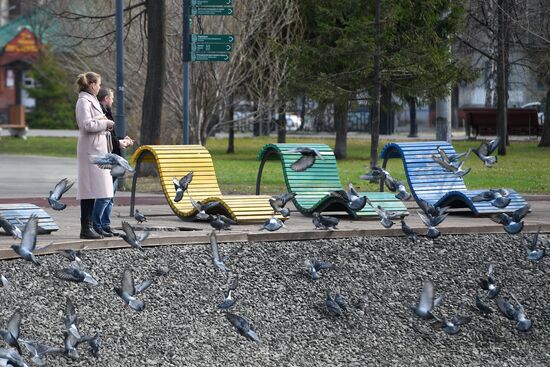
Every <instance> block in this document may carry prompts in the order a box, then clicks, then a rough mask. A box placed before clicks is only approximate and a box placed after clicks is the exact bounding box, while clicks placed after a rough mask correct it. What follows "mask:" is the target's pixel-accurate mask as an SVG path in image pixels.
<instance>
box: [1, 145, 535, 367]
mask: <svg viewBox="0 0 550 367" xmlns="http://www.w3.org/2000/svg"><path fill="white" fill-rule="evenodd" d="M497 146H498V141H497V140H494V141H491V142H489V143H482V144H481V146H480V147H479V148H477V149H470V150H468V152H464V153H457V154H453V155H448V154H446V153H445V151H444V150H443V149H438V152H439V154H438V155H436V154H434V156H433V160H434V161H435V162H437V163H438V164H440V165H441V166H442V167H444V168H445V169H446V170H448V171H450V172H452V173H454V174H456V175H457V176H460V177H462V176H464V175H466V174H467V173H468V172H470V169H467V170H464V169H463V165H464V162H465V160H466V158H467V157H468V156H469V155H470V153H471V152H474V153H475V154H476V155H477V156H478V157H479V158H480V159H481V160H482V161H483V162H484V164H485V166H487V167H492V166H493V165H494V164H495V163H496V162H497V158H496V157H494V156H491V154H492V153H493V152H494V150H495V149H496V147H497ZM293 151H294V152H296V153H300V154H301V156H300V158H299V159H298V160H297V161H296V162H294V163H293V164H292V166H291V167H292V169H293V170H295V171H305V170H307V169H308V168H309V167H311V166H312V165H313V164H314V163H315V160H316V159H317V158H319V159H323V157H322V155H321V154H320V153H319V152H318V151H317V150H316V149H312V148H305V147H304V148H296V149H294V150H293ZM91 160H92V162H93V163H95V164H97V165H98V166H99V167H101V168H104V169H110V170H111V174H112V175H113V176H114V177H119V176H122V175H124V174H125V173H126V172H130V173H133V172H134V170H133V168H132V167H131V166H130V165H129V163H128V162H127V161H126V160H124V158H121V157H119V156H117V155H114V154H106V155H103V156H93V157H92V158H91ZM361 179H365V180H369V181H371V182H383V183H384V185H385V186H386V187H387V188H388V189H389V190H390V191H392V192H395V193H396V195H395V196H396V198H398V199H400V200H403V201H406V200H409V199H410V198H411V194H410V193H408V192H407V189H406V186H405V184H404V183H403V182H402V181H400V180H396V179H394V178H393V177H392V175H391V174H390V173H389V172H388V171H386V170H385V169H382V168H380V167H373V168H372V169H371V171H370V172H369V173H367V174H365V175H363V176H361ZM192 180H193V172H189V173H188V174H186V175H185V176H183V177H182V178H180V179H178V178H176V177H174V179H173V184H174V187H175V191H176V192H175V197H174V201H175V202H180V201H181V200H183V199H184V197H185V194H186V193H187V197H188V199H189V201H190V203H191V205H192V206H193V207H194V208H195V209H196V214H195V219H196V220H201V221H208V222H209V223H210V225H211V227H212V228H213V230H212V232H211V233H210V235H209V241H210V246H211V251H212V261H213V264H214V266H215V267H216V268H217V269H219V271H222V272H226V273H228V274H229V275H228V277H227V278H228V280H227V285H226V286H225V288H223V289H220V290H222V291H223V294H224V299H223V301H222V302H221V303H220V304H219V305H218V308H219V309H221V310H223V311H224V312H225V315H226V317H227V319H228V321H229V322H230V323H231V324H232V325H233V326H234V327H235V328H236V330H237V331H238V332H239V333H240V334H242V335H243V336H245V337H246V338H249V339H251V340H254V341H256V342H260V337H259V336H258V334H257V333H256V331H255V330H254V327H253V326H252V324H251V323H250V322H249V321H248V320H247V319H246V318H244V317H242V316H239V315H237V314H234V313H231V312H230V311H229V310H230V309H231V308H232V307H233V306H234V305H235V302H236V300H235V298H234V295H233V293H234V292H235V291H236V289H237V285H238V281H237V278H236V277H234V276H231V272H230V270H229V269H228V267H227V266H226V265H225V263H224V260H223V258H222V257H221V256H220V251H219V246H218V240H217V236H216V231H221V230H227V229H230V226H231V225H234V224H236V222H235V221H233V220H232V219H230V218H227V217H226V216H224V215H221V214H215V215H212V214H209V213H208V212H209V211H212V209H214V208H215V207H216V206H218V205H219V204H220V203H219V202H216V201H214V202H207V203H202V202H200V201H195V200H194V199H193V198H192V197H191V195H189V193H188V187H189V185H190V183H191V182H192ZM73 184H74V182H70V181H69V180H67V179H66V178H64V179H62V180H61V181H59V183H58V184H57V185H56V186H55V188H54V190H52V191H50V194H49V196H48V203H49V205H50V206H51V208H52V209H54V210H63V209H65V207H66V205H65V204H63V203H62V202H61V201H60V200H61V198H62V196H63V194H65V193H66V192H67V191H68V190H69V189H70V188H71V187H72V186H73ZM330 195H331V196H334V197H337V198H339V199H341V200H343V201H344V202H346V203H347V205H348V206H349V208H350V209H352V210H353V211H358V210H361V209H362V208H364V207H365V205H370V206H372V203H371V202H370V200H369V199H368V197H367V196H364V195H363V196H362V195H361V194H359V193H358V192H357V190H356V189H355V188H354V187H353V185H352V184H351V183H350V184H349V186H348V190H347V191H346V190H337V191H334V192H331V193H330ZM295 196H296V194H295V193H284V194H280V195H274V196H272V197H271V198H270V199H269V203H270V205H271V207H272V208H273V216H272V217H271V218H270V219H268V220H266V221H265V223H264V224H263V225H262V227H261V228H260V230H267V231H271V232H272V231H277V230H279V229H281V228H285V227H286V226H285V224H284V222H283V221H282V220H281V219H279V217H282V218H283V219H286V218H288V217H289V216H290V210H289V209H288V208H287V207H286V205H287V204H288V203H289V202H290V201H291V200H293V199H294V198H295ZM474 200H475V201H490V202H491V203H492V205H494V206H495V207H498V208H505V207H506V206H507V205H508V204H509V203H510V198H509V193H508V192H507V191H506V190H504V189H491V190H488V191H485V192H482V193H480V194H479V195H478V196H477V197H475V198H474ZM417 203H418V205H419V207H420V209H421V212H418V215H419V217H420V219H421V220H422V222H423V223H424V225H425V226H426V227H427V232H426V236H427V237H428V238H431V239H435V238H437V237H439V236H440V235H441V233H440V231H439V230H438V229H437V226H438V225H439V224H441V223H442V222H443V221H444V220H445V219H446V218H447V216H448V211H447V210H448V209H449V208H440V207H435V206H433V205H431V204H430V203H428V202H426V201H424V200H422V199H420V200H418V201H417ZM375 209H376V212H377V214H378V216H379V218H380V223H381V224H382V226H383V227H384V228H391V227H392V226H393V225H394V220H400V221H401V228H402V231H403V232H404V233H405V235H406V236H407V237H408V238H409V239H410V240H411V241H413V242H416V241H417V238H418V237H417V236H418V234H417V233H416V232H415V231H414V230H413V229H412V228H411V227H410V226H408V225H407V223H406V222H405V220H404V217H405V215H404V213H400V212H392V211H389V210H385V209H384V208H382V207H380V206H378V207H377V208H375ZM528 211H529V206H527V205H526V206H525V207H522V208H520V209H518V210H516V211H515V212H514V213H512V215H507V214H498V215H496V216H494V217H493V218H492V219H493V220H494V221H496V222H498V223H501V224H503V226H504V229H505V230H506V232H508V233H510V234H517V233H519V232H521V230H522V229H523V221H522V219H523V218H524V217H525V215H526V214H527V213H528ZM276 215H277V216H276ZM134 218H135V219H136V221H137V222H138V223H143V222H145V221H147V218H146V216H145V215H144V214H143V213H141V212H140V211H139V210H138V209H136V211H135V213H134ZM312 222H313V224H314V226H315V229H321V230H333V229H337V225H338V222H339V219H338V218H336V217H331V216H326V215H322V214H321V213H318V212H315V213H313V220H312ZM20 224H21V226H22V227H23V230H21V229H20V228H19V227H18V226H15V225H13V224H11V223H10V222H9V221H7V220H5V219H4V218H2V217H1V216H0V226H1V227H2V228H3V229H4V230H5V231H6V232H7V233H9V234H10V235H12V236H13V237H14V238H18V239H20V240H21V242H20V244H16V245H12V246H11V247H12V249H13V250H14V251H15V252H16V253H17V254H18V255H20V256H21V258H23V259H24V260H27V261H30V262H32V263H33V264H35V265H40V262H39V261H38V259H37V258H36V256H35V255H34V253H33V252H34V251H35V250H36V239H37V235H38V234H40V233H41V229H40V226H39V225H38V219H37V217H36V216H34V215H33V216H31V217H30V218H29V220H28V221H27V222H26V223H25V224H24V225H23V223H20ZM122 230H123V233H122V234H121V235H120V237H121V238H122V239H123V240H124V241H126V242H127V243H128V244H129V245H130V246H131V247H132V248H134V249H137V250H140V251H144V249H143V247H142V244H143V242H144V241H145V240H146V239H147V238H148V236H149V234H150V232H149V231H143V232H140V233H136V231H135V229H134V227H133V226H132V225H131V224H130V223H129V222H127V221H123V222H122ZM539 231H540V228H539ZM538 237H539V233H537V234H535V235H534V236H533V237H532V238H530V239H528V240H526V239H525V238H522V240H521V242H522V244H523V245H524V246H525V247H526V249H527V253H528V256H527V257H528V259H529V260H532V261H539V260H541V259H542V258H543V256H544V254H545V253H544V249H541V248H540V247H539V240H538ZM46 247H47V246H46ZM61 254H62V255H63V256H65V257H66V258H67V259H68V260H69V261H70V264H69V265H68V266H67V267H66V268H64V269H60V270H57V271H56V272H55V275H56V277H57V278H59V279H61V280H64V281H68V282H75V283H88V284H90V285H92V286H96V285H98V282H97V280H96V279H94V278H93V276H92V275H91V274H90V273H89V272H87V271H86V267H85V266H84V265H83V263H82V260H81V259H80V251H73V250H63V251H61ZM304 265H305V272H306V273H307V274H308V276H309V277H310V278H311V279H313V280H318V279H319V278H320V273H321V272H322V271H326V270H330V269H332V268H333V267H334V266H333V265H332V264H329V263H326V262H323V261H319V260H311V259H308V260H306V261H305V263H304ZM168 272H169V270H168V269H164V270H162V271H159V275H164V276H165V275H167V274H168ZM1 281H2V283H3V284H4V286H9V281H8V280H7V279H6V278H5V277H4V276H2V278H1ZM152 284H153V281H152V280H150V279H149V280H145V281H143V282H142V283H140V284H137V285H136V283H135V280H134V277H133V274H132V272H131V271H130V270H128V269H127V270H124V272H123V274H122V280H121V286H120V287H115V288H114V293H115V294H116V295H118V296H119V297H120V298H121V299H122V301H123V303H124V304H125V305H126V306H127V307H129V308H130V309H132V310H135V311H142V310H143V309H144V308H145V304H144V302H143V301H142V300H140V299H139V298H138V295H139V294H140V293H142V292H143V291H145V290H146V289H147V288H149V287H150V286H151V285H152ZM479 285H480V287H481V288H482V289H483V290H485V291H486V292H487V298H488V299H489V300H495V302H496V304H497V306H498V309H499V310H500V311H501V312H502V314H503V315H504V316H505V317H507V318H509V319H511V320H514V321H515V322H516V328H517V329H518V330H520V331H528V330H529V329H530V328H531V326H532V322H531V321H530V320H529V319H528V318H527V316H526V314H525V310H524V308H523V306H522V305H521V304H520V303H519V301H518V300H517V299H516V297H515V296H514V295H512V294H511V295H510V296H511V297H512V299H513V300H514V302H515V305H512V304H511V303H510V302H508V301H507V300H506V299H504V298H503V297H501V296H499V294H500V291H501V287H499V286H498V285H497V282H496V280H495V277H494V274H493V267H492V265H490V266H489V270H488V272H487V277H486V278H481V279H480V280H479ZM442 300H443V297H442V296H440V297H438V298H437V299H435V300H434V286H433V284H432V282H431V281H429V280H427V281H426V282H425V283H424V287H423V289H422V293H421V295H420V299H419V302H418V304H417V305H414V306H412V309H413V312H414V314H415V315H417V316H418V317H420V318H422V319H426V320H435V323H434V324H435V325H436V326H440V327H441V328H442V329H443V330H444V331H445V332H447V333H449V334H456V333H457V332H458V331H459V330H460V326H461V325H464V324H466V323H467V322H468V321H469V320H470V318H469V317H468V316H460V315H455V316H453V317H451V318H450V319H449V318H447V317H446V316H444V315H442V314H436V313H434V309H435V308H437V307H438V306H439V305H440V304H441V303H442ZM366 304H367V297H366V296H364V297H361V298H360V299H358V300H357V301H356V302H355V305H356V306H357V307H358V308H361V309H364V308H365V307H366ZM324 305H325V309H326V312H327V313H328V315H331V316H341V315H343V314H344V313H345V312H348V311H349V310H350V305H349V303H348V302H347V300H346V299H345V298H344V296H343V295H342V294H340V292H339V291H336V292H331V291H329V290H327V291H326V297H325V302H324ZM475 305H476V308H477V310H478V311H479V312H481V313H482V314H488V313H491V312H493V310H492V309H491V307H490V306H489V305H487V304H486V303H484V302H483V301H482V299H481V297H480V296H479V294H478V295H476V302H475ZM20 324H21V314H20V313H19V312H18V311H16V312H15V313H14V314H13V316H12V317H11V318H10V320H9V322H8V326H7V330H0V336H1V337H2V338H3V339H4V341H5V342H6V343H7V344H8V345H9V346H11V347H13V348H15V349H1V348H0V366H1V365H12V366H26V364H25V363H24V361H23V359H22V357H21V353H22V349H21V346H20V343H21V344H23V345H24V346H25V347H26V349H27V350H28V351H29V353H30V355H31V359H32V361H33V362H34V363H35V364H36V365H38V366H43V365H45V364H44V357H45V356H46V355H48V354H64V355H66V356H68V357H69V358H73V359H77V358H78V352H77V347H78V346H79V345H80V344H82V343H87V344H88V345H89V347H90V350H91V353H92V354H93V355H94V356H97V354H98V351H99V348H100V345H101V339H100V333H99V332H96V333H95V335H93V336H88V335H83V334H81V333H80V331H79V330H78V318H77V316H76V312H75V308H74V305H73V304H72V302H71V300H70V299H67V302H66V310H65V325H64V330H63V333H64V347H63V348H61V347H51V346H46V345H43V344H40V343H38V342H35V341H23V340H19V328H20Z"/></svg>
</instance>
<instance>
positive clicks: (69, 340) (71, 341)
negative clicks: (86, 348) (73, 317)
mask: <svg viewBox="0 0 550 367" xmlns="http://www.w3.org/2000/svg"><path fill="white" fill-rule="evenodd" d="M63 334H64V338H63V347H64V349H65V354H66V355H67V356H68V357H69V358H71V359H72V360H77V359H78V358H80V355H79V354H78V350H76V347H77V345H78V341H79V339H78V338H77V337H75V336H74V335H73V334H71V333H70V332H68V331H64V332H63Z"/></svg>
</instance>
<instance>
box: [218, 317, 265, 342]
mask: <svg viewBox="0 0 550 367" xmlns="http://www.w3.org/2000/svg"><path fill="white" fill-rule="evenodd" d="M225 317H226V318H227V320H229V322H230V323H231V325H233V326H234V327H235V328H236V329H237V331H238V332H239V334H241V335H242V336H244V337H246V338H248V339H250V340H253V341H255V342H257V343H259V342H260V337H259V336H258V334H257V333H256V331H255V330H254V327H253V326H252V325H251V324H250V322H249V321H248V320H247V319H245V318H244V317H242V316H239V315H235V314H233V313H231V312H227V313H226V314H225Z"/></svg>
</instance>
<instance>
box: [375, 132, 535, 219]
mask: <svg viewBox="0 0 550 367" xmlns="http://www.w3.org/2000/svg"><path fill="white" fill-rule="evenodd" d="M438 146H439V147H441V148H442V149H443V150H444V151H445V153H447V154H448V155H450V154H454V153H456V152H455V149H454V148H453V146H452V145H451V144H449V143H448V142H446V141H428V142H411V143H389V144H386V145H385V146H384V148H383V149H382V151H381V152H380V157H381V158H382V159H383V160H384V163H383V164H382V167H383V168H386V164H387V162H388V159H391V158H401V159H402V160H403V167H404V169H405V174H406V175H407V181H408V184H409V188H410V190H411V194H412V195H413V196H414V198H415V200H417V201H418V200H419V199H424V200H426V201H427V202H428V203H430V204H432V205H435V206H441V207H444V206H450V207H452V208H468V209H470V210H471V211H472V212H473V213H474V214H475V215H480V214H495V213H509V212H513V211H514V210H516V209H518V208H520V207H522V206H524V205H525V204H527V202H526V201H525V199H523V198H522V197H521V195H519V194H518V193H517V192H515V191H514V190H511V189H507V190H508V191H510V198H511V199H512V200H511V202H510V204H509V205H508V206H507V207H506V208H503V209H499V208H497V207H495V206H493V205H492V204H491V203H490V202H489V201H481V202H473V201H472V197H474V196H476V195H477V194H479V193H480V192H482V191H486V190H468V189H467V188H466V185H465V184H464V179H463V178H462V177H459V176H456V175H455V174H453V173H452V172H449V171H447V170H445V169H444V168H443V167H441V166H440V165H439V164H438V163H436V162H435V161H434V160H433V158H432V155H433V154H439V153H438V152H437V147H438ZM470 174H471V173H470ZM380 189H381V190H384V186H383V184H381V185H380Z"/></svg>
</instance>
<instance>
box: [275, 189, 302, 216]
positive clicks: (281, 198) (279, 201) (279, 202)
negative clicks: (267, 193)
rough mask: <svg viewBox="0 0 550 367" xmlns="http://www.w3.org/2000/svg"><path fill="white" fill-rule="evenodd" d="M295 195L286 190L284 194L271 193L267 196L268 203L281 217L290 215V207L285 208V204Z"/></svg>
mask: <svg viewBox="0 0 550 367" xmlns="http://www.w3.org/2000/svg"><path fill="white" fill-rule="evenodd" d="M295 197H296V193H294V192H287V193H285V194H280V195H273V196H272V197H270V198H269V205H271V207H272V208H273V211H274V213H280V214H281V215H282V216H283V217H285V218H287V217H289V216H290V209H288V208H285V206H286V204H287V203H288V202H289V201H290V200H293V199H294V198H295Z"/></svg>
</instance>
